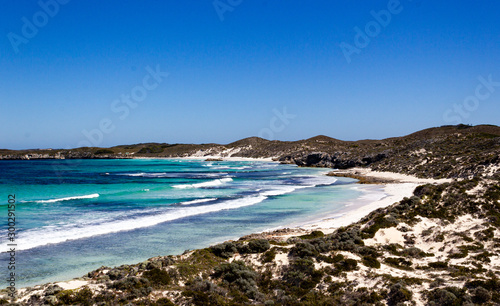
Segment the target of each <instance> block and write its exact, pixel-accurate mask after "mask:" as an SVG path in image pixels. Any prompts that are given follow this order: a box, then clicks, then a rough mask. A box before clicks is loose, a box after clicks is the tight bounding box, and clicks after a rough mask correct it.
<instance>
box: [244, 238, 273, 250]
mask: <svg viewBox="0 0 500 306" xmlns="http://www.w3.org/2000/svg"><path fill="white" fill-rule="evenodd" d="M270 247H271V245H270V244H269V241H267V240H266V239H256V240H251V241H250V242H248V248H249V253H262V252H265V251H267V250H269V248H270Z"/></svg>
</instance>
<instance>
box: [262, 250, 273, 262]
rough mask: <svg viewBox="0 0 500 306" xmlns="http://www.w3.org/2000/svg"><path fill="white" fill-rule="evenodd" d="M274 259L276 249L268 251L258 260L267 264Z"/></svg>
mask: <svg viewBox="0 0 500 306" xmlns="http://www.w3.org/2000/svg"><path fill="white" fill-rule="evenodd" d="M275 258H276V248H272V249H270V250H269V251H267V252H265V253H264V254H262V256H261V257H260V260H261V262H262V263H268V262H273V261H274V259H275Z"/></svg>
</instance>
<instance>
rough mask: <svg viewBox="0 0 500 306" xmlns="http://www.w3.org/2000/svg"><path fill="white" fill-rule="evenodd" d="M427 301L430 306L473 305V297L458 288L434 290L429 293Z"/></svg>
mask: <svg viewBox="0 0 500 306" xmlns="http://www.w3.org/2000/svg"><path fill="white" fill-rule="evenodd" d="M427 300H428V304H429V305H430V306H454V305H464V304H469V305H470V304H472V300H471V297H470V296H469V295H468V294H467V293H466V292H465V290H464V289H460V288H457V287H446V288H442V289H434V290H432V291H430V292H428V293H427Z"/></svg>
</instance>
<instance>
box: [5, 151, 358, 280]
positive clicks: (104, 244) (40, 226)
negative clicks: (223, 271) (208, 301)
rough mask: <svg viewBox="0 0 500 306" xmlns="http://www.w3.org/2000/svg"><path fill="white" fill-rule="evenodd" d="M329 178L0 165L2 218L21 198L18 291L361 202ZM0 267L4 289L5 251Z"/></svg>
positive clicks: (156, 165)
mask: <svg viewBox="0 0 500 306" xmlns="http://www.w3.org/2000/svg"><path fill="white" fill-rule="evenodd" d="M325 172H326V169H310V168H298V167H296V166H294V165H281V164H277V163H270V162H261V161H241V162H235V161H231V162H205V161H202V160H185V159H133V160H40V161H1V162H0V173H1V174H0V195H2V196H3V197H4V198H5V201H3V203H2V204H0V206H2V207H4V208H5V209H3V211H4V217H5V219H7V195H8V194H14V193H15V194H16V200H17V206H16V227H17V239H16V243H17V250H18V251H17V253H16V274H17V284H16V285H17V287H18V288H20V287H21V286H29V285H34V284H39V283H44V282H49V281H61V280H67V279H71V278H73V277H79V276H82V275H84V274H85V273H86V272H89V271H91V270H93V269H96V268H98V267H100V266H102V265H106V266H116V265H120V264H125V263H128V264H131V263H136V262H140V261H143V260H146V259H147V258H150V257H153V256H158V255H168V254H179V253H182V252H183V251H184V250H186V249H195V248H201V247H207V246H209V245H210V244H213V243H217V242H221V241H224V240H228V239H235V238H237V237H240V236H242V235H246V234H250V233H253V232H258V231H262V230H265V229H269V228H274V227H278V226H280V225H286V224H292V223H297V222H299V221H303V220H310V219H312V218H317V217H318V216H324V215H326V214H331V213H333V212H335V211H340V210H342V209H343V208H345V205H346V203H349V202H352V201H353V200H354V199H356V198H358V197H360V196H361V195H362V193H363V192H362V191H361V190H359V189H356V188H353V182H354V180H352V179H348V178H333V177H327V176H325V175H324V173H325ZM0 217H1V216H0ZM5 224H6V222H2V226H1V230H2V233H7V226H6V225H5ZM6 238H7V236H6V235H2V237H1V238H0V241H1V242H2V245H3V246H4V248H6V245H7V240H6ZM0 262H3V263H5V264H4V265H3V266H4V267H5V268H4V269H1V271H2V278H1V279H2V283H1V284H2V287H5V286H7V284H6V282H5V281H4V280H5V279H6V275H7V273H8V270H7V263H8V260H7V255H6V254H5V253H2V255H1V257H0Z"/></svg>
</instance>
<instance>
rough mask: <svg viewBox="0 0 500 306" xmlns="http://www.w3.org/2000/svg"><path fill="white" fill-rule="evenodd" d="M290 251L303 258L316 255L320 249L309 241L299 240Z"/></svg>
mask: <svg viewBox="0 0 500 306" xmlns="http://www.w3.org/2000/svg"><path fill="white" fill-rule="evenodd" d="M290 253H291V254H292V255H293V256H298V257H301V258H304V257H311V256H316V255H318V254H319V252H318V250H316V248H315V247H314V245H312V244H311V243H309V242H299V243H297V244H295V246H294V247H293V248H292V249H291V251H290Z"/></svg>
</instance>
